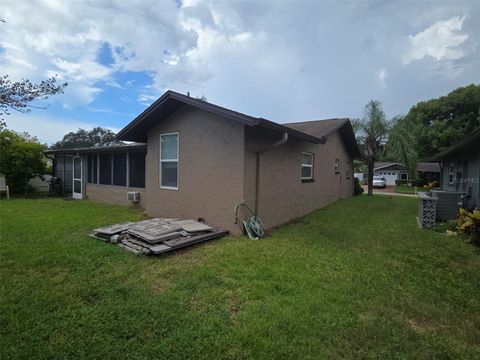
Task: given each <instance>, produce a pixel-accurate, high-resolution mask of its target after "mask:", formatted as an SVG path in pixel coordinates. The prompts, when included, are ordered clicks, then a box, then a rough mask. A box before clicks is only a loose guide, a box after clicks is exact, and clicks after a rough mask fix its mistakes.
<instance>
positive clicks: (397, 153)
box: [387, 116, 418, 179]
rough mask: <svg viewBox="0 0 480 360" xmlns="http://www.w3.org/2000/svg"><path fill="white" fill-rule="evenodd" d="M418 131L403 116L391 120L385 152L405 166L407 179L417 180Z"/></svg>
mask: <svg viewBox="0 0 480 360" xmlns="http://www.w3.org/2000/svg"><path fill="white" fill-rule="evenodd" d="M417 145H418V129H417V128H416V127H415V125H414V124H413V123H412V122H411V121H408V120H407V119H405V118H404V117H403V116H396V117H395V118H393V120H392V129H391V131H390V134H389V136H388V142H387V151H388V152H389V154H391V155H392V156H394V157H395V158H397V159H398V160H399V161H400V162H401V163H403V164H404V165H405V167H406V168H407V171H408V178H409V179H416V178H417V165H418V151H417Z"/></svg>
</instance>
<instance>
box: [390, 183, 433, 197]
mask: <svg viewBox="0 0 480 360" xmlns="http://www.w3.org/2000/svg"><path fill="white" fill-rule="evenodd" d="M426 191H428V189H426V188H423V187H417V193H419V192H426ZM395 192H397V193H399V194H412V195H414V194H415V187H414V186H398V185H395Z"/></svg>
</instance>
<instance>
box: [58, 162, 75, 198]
mask: <svg viewBox="0 0 480 360" xmlns="http://www.w3.org/2000/svg"><path fill="white" fill-rule="evenodd" d="M54 176H56V177H58V178H59V179H60V180H62V190H63V195H64V196H72V193H73V155H56V156H55V168H54Z"/></svg>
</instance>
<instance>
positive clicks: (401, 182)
mask: <svg viewBox="0 0 480 360" xmlns="http://www.w3.org/2000/svg"><path fill="white" fill-rule="evenodd" d="M395 185H397V186H410V180H395Z"/></svg>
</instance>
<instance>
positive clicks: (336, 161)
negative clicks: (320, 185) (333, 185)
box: [335, 159, 340, 174]
mask: <svg viewBox="0 0 480 360" xmlns="http://www.w3.org/2000/svg"><path fill="white" fill-rule="evenodd" d="M335 174H340V160H338V159H335Z"/></svg>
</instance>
